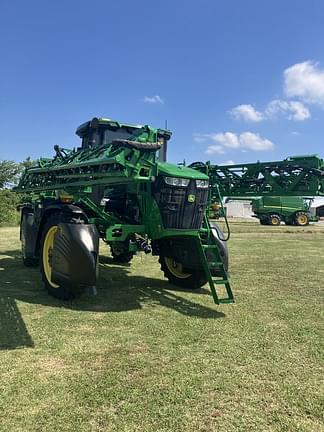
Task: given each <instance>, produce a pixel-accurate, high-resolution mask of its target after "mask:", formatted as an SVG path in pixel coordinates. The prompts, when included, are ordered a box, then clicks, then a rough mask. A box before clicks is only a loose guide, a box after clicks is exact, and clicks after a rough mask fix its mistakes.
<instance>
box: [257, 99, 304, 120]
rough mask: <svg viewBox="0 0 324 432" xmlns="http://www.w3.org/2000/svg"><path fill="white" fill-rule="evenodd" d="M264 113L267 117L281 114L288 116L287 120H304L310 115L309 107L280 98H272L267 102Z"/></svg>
mask: <svg viewBox="0 0 324 432" xmlns="http://www.w3.org/2000/svg"><path fill="white" fill-rule="evenodd" d="M265 114H266V116H267V117H273V116H275V115H277V114H283V115H287V116H288V120H294V121H304V120H307V119H309V118H310V117H311V113H310V112H309V109H308V108H307V107H305V105H304V104H303V103H301V102H299V101H285V100H280V99H274V100H272V101H271V102H269V103H268V106H267V108H266V110H265Z"/></svg>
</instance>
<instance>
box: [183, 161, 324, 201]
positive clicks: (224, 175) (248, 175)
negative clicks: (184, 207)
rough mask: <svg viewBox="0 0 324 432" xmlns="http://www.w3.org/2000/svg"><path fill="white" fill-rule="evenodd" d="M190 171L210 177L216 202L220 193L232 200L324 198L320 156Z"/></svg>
mask: <svg viewBox="0 0 324 432" xmlns="http://www.w3.org/2000/svg"><path fill="white" fill-rule="evenodd" d="M190 167H191V168H195V169H198V170H199V171H202V172H204V173H206V174H208V175H209V178H210V186H211V198H212V199H214V198H217V197H218V196H219V192H220V193H221V195H223V196H232V197H255V196H258V195H262V196H264V195H269V196H308V195H310V196H315V195H324V161H323V159H321V158H320V157H319V156H316V155H314V156H298V157H289V158H287V159H284V160H283V161H275V162H256V163H248V164H237V165H211V164H210V163H209V162H207V163H206V164H204V163H202V162H195V163H193V164H191V165H190Z"/></svg>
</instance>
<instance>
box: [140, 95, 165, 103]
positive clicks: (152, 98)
mask: <svg viewBox="0 0 324 432" xmlns="http://www.w3.org/2000/svg"><path fill="white" fill-rule="evenodd" d="M143 101H144V102H145V103H151V104H155V103H160V104H164V100H163V99H162V98H161V97H160V96H159V95H155V96H144V99H143Z"/></svg>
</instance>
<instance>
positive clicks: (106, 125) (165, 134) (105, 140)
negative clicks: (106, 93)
mask: <svg viewBox="0 0 324 432" xmlns="http://www.w3.org/2000/svg"><path fill="white" fill-rule="evenodd" d="M76 134H77V135H78V136H79V137H80V138H81V139H82V144H81V148H82V149H88V148H94V147H98V146H101V145H106V144H110V143H112V142H114V141H116V140H132V141H136V142H139V143H152V144H157V145H158V146H157V147H156V148H157V149H158V150H159V160H161V161H165V160H166V150H167V142H168V141H169V139H170V138H171V135H172V132H171V131H169V130H167V129H156V128H153V127H151V126H148V125H132V124H129V123H120V122H118V121H116V120H111V119H109V118H102V117H101V118H97V117H94V118H93V119H92V120H90V121H87V122H85V123H82V124H81V125H80V126H79V127H78V128H77V130H76Z"/></svg>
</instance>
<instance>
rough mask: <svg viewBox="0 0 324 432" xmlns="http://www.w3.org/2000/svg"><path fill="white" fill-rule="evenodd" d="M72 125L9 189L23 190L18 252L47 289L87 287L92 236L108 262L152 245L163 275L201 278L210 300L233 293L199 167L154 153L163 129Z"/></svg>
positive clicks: (184, 281) (66, 295)
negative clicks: (72, 144)
mask: <svg viewBox="0 0 324 432" xmlns="http://www.w3.org/2000/svg"><path fill="white" fill-rule="evenodd" d="M76 133H77V135H78V136H79V137H80V138H81V140H82V141H81V145H80V147H79V148H77V149H73V150H68V149H65V148H61V147H59V146H55V155H54V157H53V158H51V159H45V158H41V159H39V160H38V162H37V163H36V164H35V165H34V166H32V167H30V168H28V169H26V171H25V173H24V174H23V175H22V177H21V180H20V183H19V185H18V188H17V191H18V192H21V193H24V194H27V196H29V199H28V200H27V201H28V202H26V203H25V204H24V205H23V206H22V208H21V234H20V236H21V243H22V255H23V261H24V264H25V265H26V266H38V265H39V266H40V271H41V275H42V278H43V281H44V284H45V286H46V288H47V290H48V292H49V293H50V294H51V295H53V296H55V297H57V298H60V299H71V298H73V297H75V296H77V295H79V294H80V293H82V291H85V290H90V291H91V290H93V291H94V290H95V286H96V281H97V278H98V268H99V266H98V253H99V239H100V238H101V239H102V240H103V241H104V242H105V243H106V244H107V245H108V246H109V247H110V249H111V253H112V256H113V258H114V260H116V261H117V262H128V261H130V260H131V259H132V257H133V256H134V254H136V253H138V252H141V251H142V252H144V253H152V254H153V255H157V256H159V262H160V264H161V269H162V271H163V272H164V275H165V277H166V278H167V279H168V280H169V281H170V282H171V283H172V284H174V285H177V286H180V287H182V288H185V289H195V288H199V287H201V286H202V285H204V284H205V283H206V282H208V283H209V286H210V289H211V292H212V295H213V298H214V301H215V302H216V303H217V304H218V303H231V302H233V294H232V291H231V288H230V284H229V281H228V275H227V268H228V256H227V249H226V246H225V243H224V237H223V236H222V232H221V230H220V229H219V228H218V227H217V226H215V225H211V223H210V222H209V220H208V218H207V213H206V211H207V208H208V197H209V178H208V176H207V175H206V174H204V173H202V172H200V171H197V170H194V169H192V168H188V167H184V166H176V165H172V164H169V163H167V162H164V161H162V160H161V158H160V160H159V157H158V152H159V151H160V154H161V149H163V146H165V145H166V142H167V141H168V140H169V139H170V137H171V132H170V131H168V130H164V129H155V128H152V127H150V126H134V125H130V124H124V123H120V122H117V121H113V120H110V119H104V118H94V119H92V120H91V121H87V122H86V123H83V124H82V125H81V126H80V127H79V128H78V129H77V131H76ZM218 285H224V287H225V293H226V294H225V298H219V296H218V295H217V291H216V287H217V286H218Z"/></svg>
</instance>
